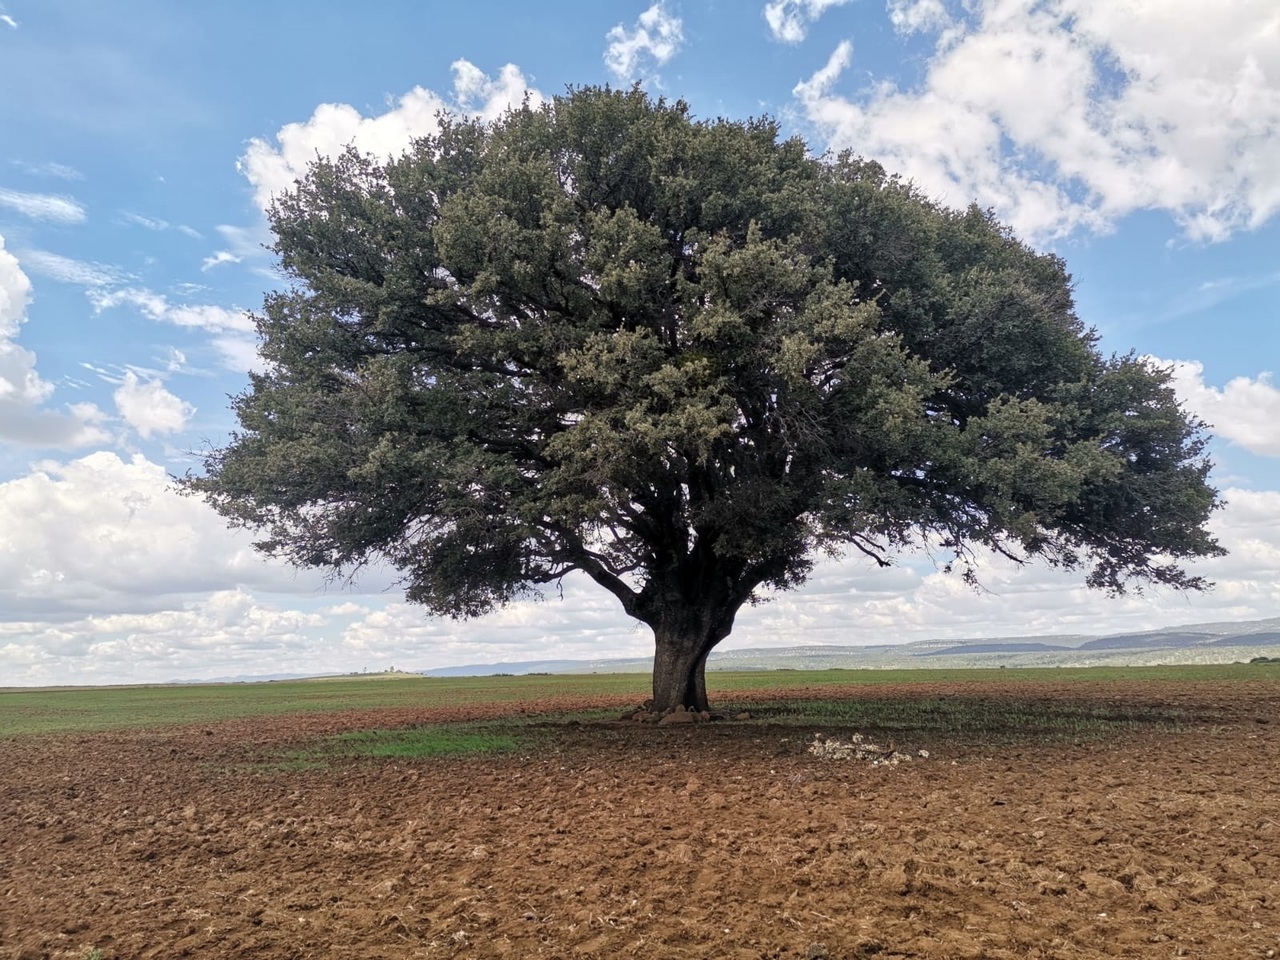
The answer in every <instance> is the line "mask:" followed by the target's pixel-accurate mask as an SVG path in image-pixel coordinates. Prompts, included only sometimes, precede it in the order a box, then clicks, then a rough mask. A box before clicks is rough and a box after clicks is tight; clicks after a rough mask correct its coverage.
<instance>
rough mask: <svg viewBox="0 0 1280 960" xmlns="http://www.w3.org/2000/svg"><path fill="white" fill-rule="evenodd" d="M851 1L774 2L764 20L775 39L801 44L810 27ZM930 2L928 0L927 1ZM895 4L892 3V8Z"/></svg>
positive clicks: (766, 5)
mask: <svg viewBox="0 0 1280 960" xmlns="http://www.w3.org/2000/svg"><path fill="white" fill-rule="evenodd" d="M848 2H849V0H772V2H770V3H767V4H765V7H764V19H765V22H766V23H768V24H769V32H770V33H772V34H773V39H775V40H780V41H782V42H783V43H799V42H800V41H801V40H803V39H804V38H805V36H806V35H807V34H808V32H809V25H810V24H811V23H814V22H816V21H817V19H818V18H819V17H821V16H822V15H823V14H824V13H826V12H827V11H828V10H830V9H831V8H832V7H840V6H843V5H844V4H846V3H848ZM926 2H928V0H926ZM894 5H895V4H894V3H893V2H891V4H890V6H894Z"/></svg>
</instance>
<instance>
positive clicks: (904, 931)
mask: <svg viewBox="0 0 1280 960" xmlns="http://www.w3.org/2000/svg"><path fill="white" fill-rule="evenodd" d="M1273 676H1274V675H1273ZM836 693H837V691H834V690H833V689H831V688H826V689H824V690H823V691H822V696H824V697H831V696H833V695H835V694H836ZM874 693H875V696H877V697H885V696H897V697H901V698H903V699H904V700H905V701H910V699H911V698H913V697H922V696H929V697H938V696H945V695H948V693H949V692H948V690H947V689H946V688H945V687H941V686H938V685H930V686H929V687H928V688H925V687H919V686H901V687H895V688H886V687H878V688H876V689H875V691H874ZM846 694H847V695H848V696H867V695H869V691H868V690H867V689H866V688H865V687H864V688H859V689H850V690H848V691H846ZM777 695H778V693H777V691H770V692H769V696H772V697H776V696H777ZM794 695H797V696H800V695H803V691H795V692H794ZM956 695H957V696H961V695H963V696H965V697H974V696H981V697H985V698H994V699H1000V698H1015V697H1016V698H1017V699H1019V700H1026V701H1028V702H1029V703H1035V702H1039V703H1046V702H1050V701H1053V700H1055V699H1056V700H1059V701H1061V700H1064V699H1065V698H1069V699H1070V701H1071V702H1072V703H1075V704H1084V705H1089V704H1098V705H1109V706H1114V705H1115V704H1117V703H1123V704H1125V705H1132V706H1133V707H1134V708H1135V709H1141V708H1144V707H1152V708H1157V707H1158V708H1160V709H1167V708H1169V707H1171V706H1176V707H1177V708H1178V709H1179V710H1180V711H1181V716H1182V717H1183V719H1182V720H1181V721H1180V722H1179V723H1177V724H1176V725H1172V726H1170V725H1168V724H1161V725H1143V724H1141V723H1137V724H1134V725H1133V726H1132V727H1126V728H1124V729H1123V730H1119V731H1109V732H1107V733H1106V735H1104V736H1095V735H1089V736H1082V737H1080V738H1074V737H1071V736H1065V737H1057V738H1054V739H1052V740H1050V741H1048V742H1035V741H1033V740H1030V739H1026V740H1023V739H1019V738H1018V737H1017V736H1016V735H1015V736H1006V735H1004V734H1001V735H999V736H995V735H988V734H966V733H963V732H960V733H955V734H948V735H945V736H942V735H937V736H934V735H929V734H920V735H916V734H910V735H909V736H908V738H907V739H909V740H910V742H909V743H904V742H901V739H900V742H899V743H898V747H899V749H900V750H904V751H909V752H911V753H915V751H917V750H920V749H924V750H927V751H928V753H929V756H928V758H927V759H916V760H913V761H912V762H910V763H903V764H900V765H897V766H871V765H869V764H867V763H863V762H853V761H844V762H840V761H831V760H822V759H819V758H817V757H815V756H812V755H810V754H809V753H808V752H807V751H806V746H807V744H808V742H809V741H810V740H811V739H812V734H813V729H811V728H806V727H802V726H794V725H792V726H783V725H775V724H770V723H768V722H764V721H762V720H760V719H755V720H750V721H727V722H723V723H712V724H698V725H692V724H689V725H679V726H663V727H658V726H655V725H652V724H641V723H629V724H623V723H582V724H576V725H566V724H563V723H560V724H554V725H550V724H549V725H546V726H545V727H541V728H539V730H538V734H539V735H538V737H537V742H538V743H539V744H540V746H539V747H538V748H537V749H532V750H522V751H518V752H515V753H508V754H500V755H493V756H480V757H476V756H470V757H462V758H458V757H453V758H450V757H442V758H436V759H416V760H396V759H370V758H346V759H339V760H335V761H333V762H330V763H328V764H327V765H325V766H323V767H321V768H317V769H292V768H290V767H289V766H288V765H287V764H285V765H281V764H274V765H273V764H272V763H270V762H268V760H269V759H270V758H271V757H280V756H285V755H286V754H287V752H288V750H289V749H290V748H291V747H292V746H297V745H299V744H303V743H308V742H313V741H315V740H316V739H317V738H319V737H322V736H325V735H331V734H334V733H339V732H342V731H353V730H361V729H369V728H373V727H381V728H386V727H389V726H401V725H413V724H423V723H434V722H441V721H444V720H449V719H458V718H460V717H465V718H468V719H473V718H476V717H480V716H490V717H492V716H498V715H501V714H502V713H503V712H504V711H510V712H514V711H526V712H529V711H536V710H539V709H542V708H545V707H547V706H552V705H548V704H530V703H517V704H500V705H487V706H486V705H477V706H475V707H474V708H468V709H466V710H463V711H461V712H459V711H453V712H449V711H444V710H438V709H437V710H425V709H424V710H420V711H415V710H412V709H400V710H390V711H389V710H383V711H376V712H368V713H351V712H348V713H339V714H319V715H310V716H306V717H288V716H286V717H268V718H260V719H254V720H252V721H243V720H241V721H227V722H223V723H219V724H217V725H213V726H208V725H202V726H197V727H169V728H163V729H155V728H153V729H146V730H135V731H127V732H107V733H93V734H74V735H56V736H49V735H45V736H18V737H12V738H8V739H3V740H0V772H2V775H3V781H2V782H0V958H23V960H29V958H42V957H49V958H77V960H79V958H84V957H86V956H90V955H94V954H92V953H91V952H90V951H91V950H98V951H101V953H100V956H101V957H103V958H105V960H112V958H170V957H202V958H204V957H258V958H266V960H283V958H304V957H317V958H319V957H352V958H406V957H442V958H443V957H521V958H523V957H582V958H614V957H647V958H659V960H661V958H719V957H732V958H744V960H745V958H751V960H762V958H783V957H786V958H811V960H814V958H821V957H830V958H853V957H873V956H874V957H876V958H878V960H896V958H906V957H911V958H930V960H943V958H1011V960H1012V958H1018V960H1024V958H1046V960H1047V958H1061V960H1067V958H1071V960H1082V958H1101V957H1159V958H1174V957H1202V958H1222V960H1241V958H1258V960H1264V958H1267V957H1272V956H1276V955H1277V954H1280V681H1277V680H1259V681H1258V682H1248V683H1238V684H1226V683H1209V682H1176V683H1164V684H1161V683H1142V684H1137V683H1106V684H1090V683H1072V684H1063V685H1052V684H1037V685H1036V686H1035V688H1034V690H1029V689H1028V687H1027V686H1026V685H1025V684H1023V685H1014V684H1009V685H999V684H992V685H985V686H983V687H982V688H981V689H975V686H974V685H973V684H966V685H965V686H964V688H963V690H962V691H959V690H957V691H956ZM605 704H607V705H610V706H618V707H621V706H623V705H624V701H619V700H617V699H616V698H614V699H612V700H607V701H596V702H595V703H594V704H578V703H574V704H566V703H560V704H554V706H557V707H565V706H589V705H596V706H600V705H605ZM827 732H828V733H829V734H831V735H835V736H838V735H839V734H840V733H841V731H840V730H839V729H836V728H827ZM873 732H874V731H873Z"/></svg>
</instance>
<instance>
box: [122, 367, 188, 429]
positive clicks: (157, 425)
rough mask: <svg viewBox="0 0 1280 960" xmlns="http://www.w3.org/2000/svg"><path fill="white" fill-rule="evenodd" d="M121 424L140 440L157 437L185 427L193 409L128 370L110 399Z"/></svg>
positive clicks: (153, 381)
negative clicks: (133, 432) (117, 412)
mask: <svg viewBox="0 0 1280 960" xmlns="http://www.w3.org/2000/svg"><path fill="white" fill-rule="evenodd" d="M112 397H113V399H114V400H115V402H116V410H118V411H119V413H120V416H121V417H123V418H124V421H125V423H127V424H129V426H131V427H133V429H134V430H136V431H138V435H139V436H141V437H142V438H143V439H150V438H151V437H152V435H154V434H158V433H177V432H178V431H179V430H181V429H182V428H183V427H185V426H186V425H187V421H188V420H189V419H190V418H191V415H192V414H194V413H195V412H196V408H195V407H193V406H192V405H191V404H189V403H187V402H186V401H185V400H183V399H181V398H180V397H177V396H174V395H173V394H172V393H170V392H169V391H168V390H166V389H165V386H164V384H163V383H161V382H160V381H159V380H154V379H153V380H146V381H142V380H139V379H138V375H137V374H136V373H134V372H133V371H132V370H130V371H128V372H126V373H125V376H124V382H123V383H122V384H120V386H119V387H118V388H117V389H116V391H115V393H114V394H113V395H112Z"/></svg>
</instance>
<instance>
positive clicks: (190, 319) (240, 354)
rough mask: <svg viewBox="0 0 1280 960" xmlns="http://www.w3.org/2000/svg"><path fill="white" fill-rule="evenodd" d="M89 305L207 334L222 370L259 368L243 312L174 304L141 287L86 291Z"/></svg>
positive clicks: (254, 339) (250, 322) (254, 337)
mask: <svg viewBox="0 0 1280 960" xmlns="http://www.w3.org/2000/svg"><path fill="white" fill-rule="evenodd" d="M89 302H90V303H92V304H93V308H94V310H95V311H97V312H99V313H100V312H102V311H103V310H111V309H113V308H116V307H121V306H127V307H133V308H135V309H137V310H138V311H139V312H141V313H142V315H143V316H145V317H147V318H148V319H150V320H154V321H156V322H157V323H169V324H173V325H174V326H176V327H187V328H190V329H197V330H204V331H207V332H208V333H210V334H213V336H212V337H211V338H210V340H209V343H210V345H211V346H212V347H213V348H214V350H216V351H217V352H218V354H219V355H220V356H221V357H222V362H223V366H224V367H225V368H226V369H228V370H234V371H236V372H237V373H244V372H245V371H247V370H256V369H258V367H259V360H258V339H257V332H256V328H255V327H254V323H253V318H252V317H251V316H250V315H249V314H248V313H247V312H245V311H244V310H236V309H233V308H228V307H219V306H214V305H212V304H174V303H170V302H169V298H168V297H166V296H165V295H164V294H162V293H156V292H155V291H154V290H148V289H146V288H145V287H126V288H123V289H119V290H90V291H89Z"/></svg>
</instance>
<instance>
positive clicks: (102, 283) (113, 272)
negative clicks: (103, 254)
mask: <svg viewBox="0 0 1280 960" xmlns="http://www.w3.org/2000/svg"><path fill="white" fill-rule="evenodd" d="M21 256H22V262H23V263H24V264H26V266H27V267H28V268H29V269H30V270H31V272H32V273H37V274H39V275H40V276H42V277H48V278H49V279H50V280H57V281H58V282H59V283H71V284H75V285H76V286H81V287H107V286H111V285H112V284H114V283H120V282H121V281H122V280H124V279H125V278H126V275H125V274H124V273H123V272H121V271H120V270H118V269H116V268H115V267H112V266H108V265H107V264H105V263H91V262H89V261H87V260H74V259H72V258H71V257H64V256H63V255H62V254H60V253H50V252H49V251H48V250H23V251H21Z"/></svg>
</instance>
